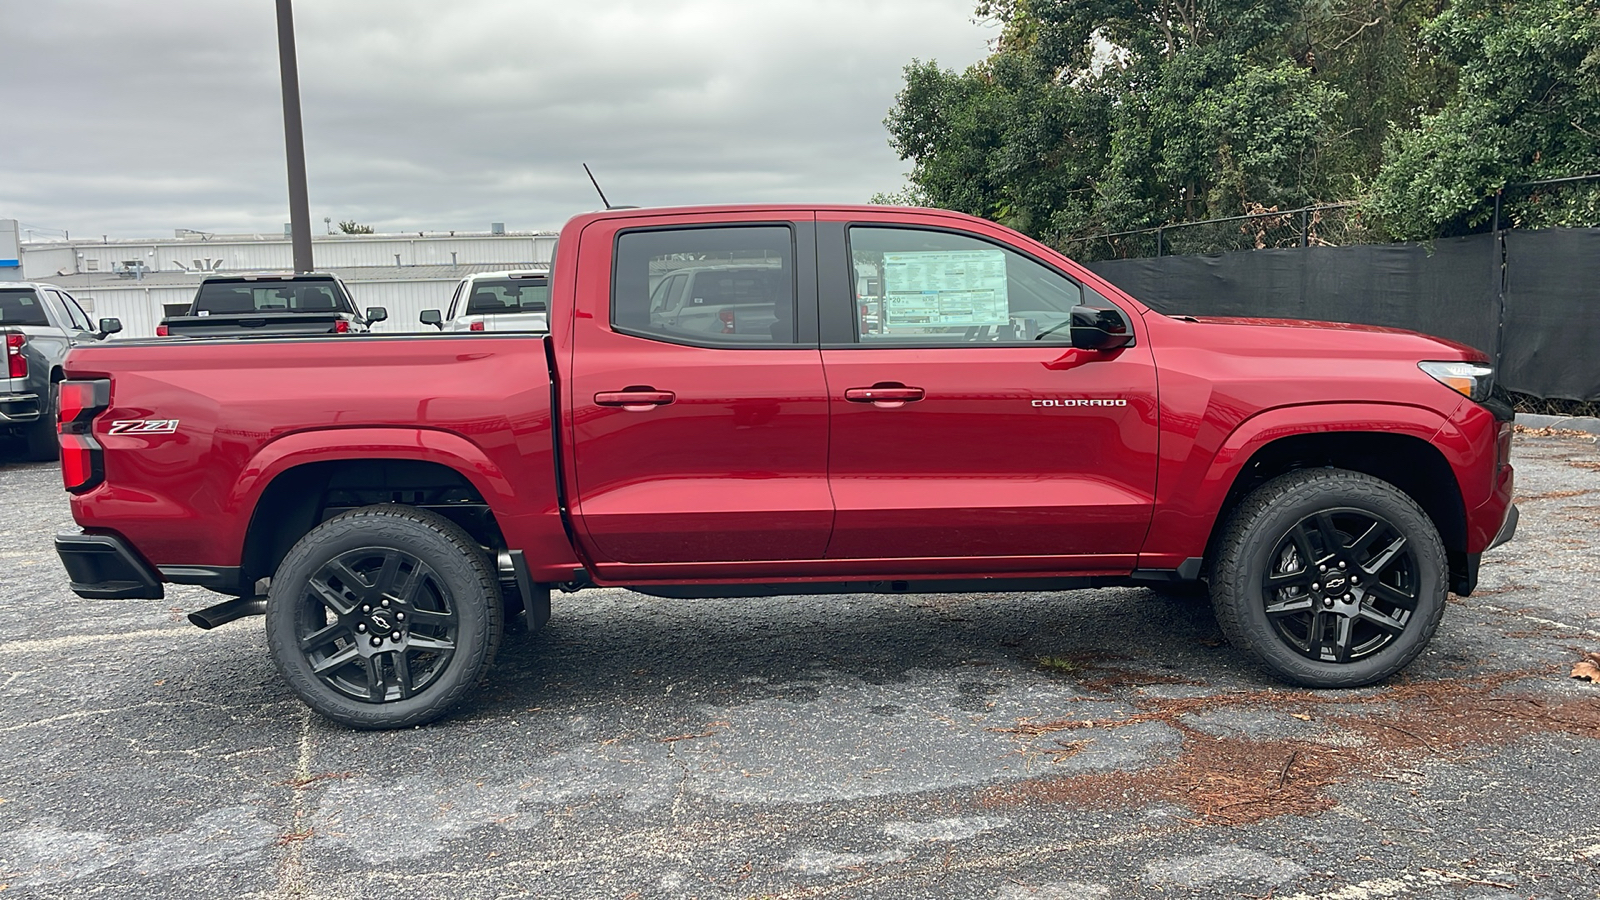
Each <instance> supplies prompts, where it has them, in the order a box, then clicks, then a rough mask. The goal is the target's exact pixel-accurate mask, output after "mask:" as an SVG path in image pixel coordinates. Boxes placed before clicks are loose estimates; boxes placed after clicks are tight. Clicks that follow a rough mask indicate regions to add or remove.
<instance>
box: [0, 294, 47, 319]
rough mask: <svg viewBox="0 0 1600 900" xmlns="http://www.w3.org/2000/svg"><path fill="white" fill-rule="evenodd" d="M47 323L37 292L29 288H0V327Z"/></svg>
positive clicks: (42, 304)
mask: <svg viewBox="0 0 1600 900" xmlns="http://www.w3.org/2000/svg"><path fill="white" fill-rule="evenodd" d="M49 324H50V319H49V318H47V317H46V316H45V312H44V302H43V301H41V300H40V299H39V295H38V294H35V293H34V292H33V291H32V290H31V289H29V288H10V289H4V288H0V327H3V326H6V325H49Z"/></svg>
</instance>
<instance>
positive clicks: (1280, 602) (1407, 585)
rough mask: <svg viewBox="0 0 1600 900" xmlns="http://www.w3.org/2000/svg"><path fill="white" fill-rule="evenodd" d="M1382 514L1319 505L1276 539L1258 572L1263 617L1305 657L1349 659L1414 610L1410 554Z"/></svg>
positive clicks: (1379, 643) (1396, 629) (1397, 632)
mask: <svg viewBox="0 0 1600 900" xmlns="http://www.w3.org/2000/svg"><path fill="white" fill-rule="evenodd" d="M1409 543H1410V542H1409V541H1407V540H1406V537H1405V535H1404V534H1402V533H1401V532H1400V530H1399V529H1398V528H1396V527H1395V526H1394V524H1393V523H1391V522H1390V521H1389V520H1387V519H1385V518H1383V517H1382V516H1379V515H1377V514H1374V513H1370V512H1367V511H1365V510H1359V509H1331V510H1324V511H1321V512H1318V513H1316V514H1315V515H1312V516H1307V517H1306V518H1304V519H1302V520H1300V521H1299V522H1298V523H1296V524H1295V525H1294V527H1292V528H1290V529H1289V533H1288V534H1286V535H1284V536H1283V538H1282V539H1281V540H1280V541H1279V542H1278V546H1277V548H1275V549H1274V551H1273V552H1272V554H1271V555H1269V556H1268V558H1267V561H1266V564H1265V565H1266V571H1265V572H1263V573H1262V584H1263V587H1264V591H1263V597H1262V600H1263V603H1264V605H1265V611H1266V615H1267V620H1268V621H1270V622H1271V623H1272V627H1273V630H1275V631H1276V632H1277V634H1278V637H1279V639H1281V640H1282V641H1283V642H1284V643H1286V644H1288V645H1289V646H1290V647H1292V648H1293V649H1294V650H1295V651H1296V652H1298V653H1299V654H1300V655H1301V656H1304V657H1306V658H1307V659H1314V660H1320V661H1323V662H1333V663H1350V662H1355V661H1357V660H1361V659H1366V658H1367V657H1369V656H1371V655H1373V654H1374V653H1377V652H1379V651H1380V650H1382V649H1383V648H1385V647H1387V646H1389V645H1390V644H1392V643H1394V642H1395V641H1396V640H1397V639H1398V638H1399V637H1400V636H1401V635H1403V634H1405V630H1406V625H1407V624H1408V623H1409V622H1410V621H1411V616H1412V613H1414V612H1416V609H1417V569H1418V566H1417V556H1416V553H1415V552H1413V551H1412V550H1411V548H1410V546H1409Z"/></svg>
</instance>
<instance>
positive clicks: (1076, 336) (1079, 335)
mask: <svg viewBox="0 0 1600 900" xmlns="http://www.w3.org/2000/svg"><path fill="white" fill-rule="evenodd" d="M1131 343H1133V328H1132V327H1130V326H1129V324H1128V319H1127V317H1126V316H1124V315H1123V314H1122V311H1121V310H1119V309H1099V308H1097V307H1093V306H1074V307H1073V308H1072V346H1074V347H1077V348H1078V349H1079V350H1116V349H1118V348H1120V347H1126V346H1128V345H1129V344H1131Z"/></svg>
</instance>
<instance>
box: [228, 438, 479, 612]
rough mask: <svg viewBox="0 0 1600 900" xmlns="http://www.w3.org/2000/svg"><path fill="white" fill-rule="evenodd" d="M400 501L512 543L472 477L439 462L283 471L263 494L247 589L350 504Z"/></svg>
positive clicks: (249, 549)
mask: <svg viewBox="0 0 1600 900" xmlns="http://www.w3.org/2000/svg"><path fill="white" fill-rule="evenodd" d="M375 503H397V504H401V505H404V506H414V507H418V508H420V509H428V510H432V511H434V512H436V513H439V514H440V515H442V516H444V517H445V518H447V519H449V520H451V521H452V522H455V523H456V524H457V525H460V526H461V527H462V528H463V529H465V530H466V532H467V533H468V534H470V535H471V536H472V538H473V539H474V540H476V541H477V542H478V543H479V544H481V545H482V546H483V547H484V548H485V549H486V550H488V551H490V552H491V553H497V552H498V551H500V550H504V549H505V548H506V541H505V537H504V535H502V534H501V532H500V526H499V523H497V522H496V521H495V518H494V513H493V512H492V511H491V510H490V509H489V504H488V503H486V502H485V501H484V499H483V496H482V495H481V494H479V493H478V490H477V489H476V488H474V487H473V486H472V483H471V482H470V481H468V480H467V478H466V476H464V475H462V474H461V473H460V472H458V471H456V470H455V469H452V468H450V467H449V466H445V465H441V464H439V463H431V462H419V461H416V460H407V459H345V460H334V461H330V462H319V463H307V464H306V465H302V466H296V467H295V468H292V469H288V470H286V471H283V472H280V473H279V474H278V475H277V477H275V478H273V479H272V483H271V484H269V485H267V487H266V490H264V491H262V492H261V497H260V499H258V500H257V501H256V508H255V511H254V513H253V514H252V515H251V517H250V528H249V530H248V531H247V532H246V533H245V539H244V553H243V556H242V558H241V560H240V573H239V574H240V580H239V584H240V587H241V588H242V589H243V590H244V591H245V593H246V594H247V595H248V594H250V593H252V592H255V585H256V583H257V582H258V581H259V580H260V579H262V578H268V577H271V575H272V573H273V572H275V571H277V568H278V564H279V563H281V562H282V561H283V558H284V557H285V556H287V555H288V553H289V548H291V547H293V546H294V545H295V543H296V542H297V541H299V540H300V539H301V538H302V537H304V536H305V535H306V533H307V532H309V531H310V530H311V529H313V528H315V527H316V526H317V525H320V524H321V523H323V522H325V521H327V520H328V519H331V518H333V517H334V516H336V515H338V514H340V513H342V512H346V511H348V510H351V509H358V508H360V507H363V506H371V505H373V504H375Z"/></svg>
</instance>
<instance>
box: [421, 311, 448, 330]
mask: <svg viewBox="0 0 1600 900" xmlns="http://www.w3.org/2000/svg"><path fill="white" fill-rule="evenodd" d="M418 318H420V319H421V320H422V324H424V325H432V326H433V327H435V328H438V329H440V330H443V329H444V317H443V316H441V315H439V311H438V310H437V309H425V310H423V311H422V315H421V316H419V317H418Z"/></svg>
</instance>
